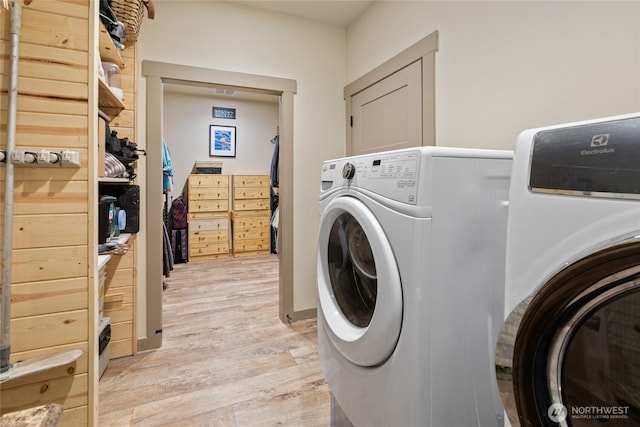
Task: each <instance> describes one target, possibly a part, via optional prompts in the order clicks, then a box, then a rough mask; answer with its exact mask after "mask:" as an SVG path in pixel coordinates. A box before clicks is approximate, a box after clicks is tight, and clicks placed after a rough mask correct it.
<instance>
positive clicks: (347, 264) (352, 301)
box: [327, 212, 378, 328]
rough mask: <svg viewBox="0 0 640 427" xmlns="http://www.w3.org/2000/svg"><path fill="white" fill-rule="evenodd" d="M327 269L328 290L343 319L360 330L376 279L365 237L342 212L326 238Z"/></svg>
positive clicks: (372, 299)
mask: <svg viewBox="0 0 640 427" xmlns="http://www.w3.org/2000/svg"><path fill="white" fill-rule="evenodd" d="M327 255H328V256H327V258H328V269H329V278H330V281H331V288H332V289H333V293H334V295H335V298H336V302H337V303H338V306H339V307H340V310H341V311H342V313H343V314H344V316H345V317H346V318H347V319H348V320H349V321H350V322H351V323H352V324H353V325H355V326H358V327H361V328H364V327H366V326H368V325H369V322H371V317H372V316H373V312H374V310H375V306H376V296H377V291H378V280H377V274H376V265H375V261H374V259H373V252H372V250H371V245H370V244H369V240H368V239H367V235H366V233H365V231H364V230H363V228H362V226H361V225H360V224H359V223H358V221H357V220H356V219H355V218H354V217H353V216H352V215H351V214H349V213H347V212H345V213H343V214H341V215H340V216H338V218H336V220H335V222H334V223H333V226H332V227H331V232H330V235H329V247H328V254H327Z"/></svg>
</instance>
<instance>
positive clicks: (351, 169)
mask: <svg viewBox="0 0 640 427" xmlns="http://www.w3.org/2000/svg"><path fill="white" fill-rule="evenodd" d="M355 174H356V167H355V165H354V164H353V163H345V164H344V166H343V168H342V177H343V178H344V179H351V178H353V177H354V176H355Z"/></svg>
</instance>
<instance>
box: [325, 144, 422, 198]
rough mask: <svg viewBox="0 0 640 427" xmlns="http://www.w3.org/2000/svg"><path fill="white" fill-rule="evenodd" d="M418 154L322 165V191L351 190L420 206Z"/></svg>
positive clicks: (389, 154)
mask: <svg viewBox="0 0 640 427" xmlns="http://www.w3.org/2000/svg"><path fill="white" fill-rule="evenodd" d="M419 159H420V155H419V153H418V152H413V151H406V150H403V151H402V152H398V153H394V152H386V153H380V154H368V155H363V156H356V157H349V158H344V159H337V160H331V161H327V162H325V163H324V164H323V165H322V191H326V190H329V189H331V188H335V187H342V186H349V187H354V188H359V189H363V190H367V191H370V192H372V193H375V194H379V195H381V196H384V197H386V198H389V199H393V200H397V201H399V202H403V203H410V204H416V191H417V180H418V166H419V165H418V163H419Z"/></svg>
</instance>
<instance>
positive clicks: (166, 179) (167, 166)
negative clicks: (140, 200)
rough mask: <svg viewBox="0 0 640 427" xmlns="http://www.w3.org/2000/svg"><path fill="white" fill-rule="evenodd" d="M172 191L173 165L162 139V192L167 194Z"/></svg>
mask: <svg viewBox="0 0 640 427" xmlns="http://www.w3.org/2000/svg"><path fill="white" fill-rule="evenodd" d="M172 189H173V164H172V163H171V156H170V155H169V148H168V147H167V143H166V142H165V140H164V138H162V191H163V192H164V193H167V192H169V191H171V190H172Z"/></svg>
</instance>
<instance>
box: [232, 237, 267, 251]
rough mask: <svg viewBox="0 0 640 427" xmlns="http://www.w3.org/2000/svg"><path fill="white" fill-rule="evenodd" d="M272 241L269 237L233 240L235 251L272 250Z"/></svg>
mask: <svg viewBox="0 0 640 427" xmlns="http://www.w3.org/2000/svg"><path fill="white" fill-rule="evenodd" d="M270 250H271V242H270V241H269V239H248V240H241V241H237V242H236V241H234V242H233V253H234V254H237V253H241V252H256V251H270Z"/></svg>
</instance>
